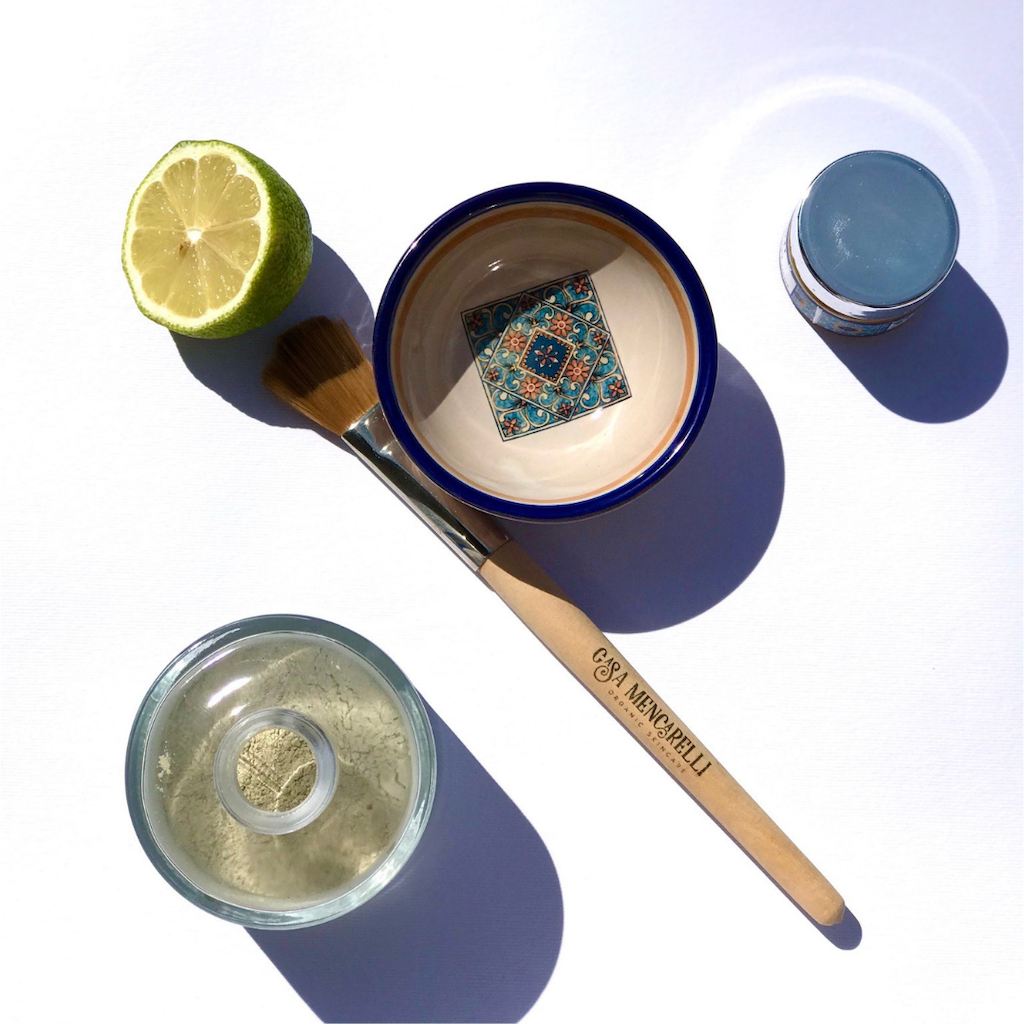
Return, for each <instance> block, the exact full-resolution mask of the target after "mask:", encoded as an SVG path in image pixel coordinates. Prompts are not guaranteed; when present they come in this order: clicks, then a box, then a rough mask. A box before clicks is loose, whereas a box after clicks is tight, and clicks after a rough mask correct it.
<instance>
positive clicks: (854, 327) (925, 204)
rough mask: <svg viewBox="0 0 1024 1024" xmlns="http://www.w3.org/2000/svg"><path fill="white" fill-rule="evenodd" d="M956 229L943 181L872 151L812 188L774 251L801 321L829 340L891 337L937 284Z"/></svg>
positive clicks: (835, 166)
mask: <svg viewBox="0 0 1024 1024" xmlns="http://www.w3.org/2000/svg"><path fill="white" fill-rule="evenodd" d="M959 237H960V228H959V223H958V221H957V215H956V207H955V206H954V205H953V200H952V199H951V198H950V195H949V192H947V191H946V188H945V186H944V185H943V184H942V182H941V181H939V179H938V178H937V177H936V176H935V175H934V174H933V173H932V172H931V171H930V170H929V169H928V168H927V167H925V166H924V165H923V164H921V163H919V162H918V161H916V160H913V159H911V158H910V157H907V156H903V155H902V154H900V153H891V152H887V151H884V150H868V151H865V152H860V153H851V154H849V155H848V156H844V157H841V158H840V159H839V160H836V161H835V162H833V163H831V164H829V165H828V167H826V168H825V169H824V170H823V171H822V172H821V173H820V174H819V175H818V176H817V177H816V178H815V179H814V181H813V182H811V186H810V188H809V189H808V191H807V195H806V196H805V197H804V200H803V201H802V202H801V203H800V205H799V206H798V207H797V208H796V210H795V211H794V213H793V216H792V218H791V219H790V222H789V229H788V231H787V232H786V236H785V238H784V239H783V243H782V247H781V251H780V254H779V263H780V268H781V270H782V279H783V282H784V283H785V286H786V290H787V291H788V292H789V297H790V298H791V299H792V301H793V305H794V306H796V308H797V309H798V310H799V311H800V312H801V314H803V316H804V317H805V319H807V320H808V321H809V322H810V323H812V324H814V325H815V326H817V327H821V328H824V329H825V330H827V331H831V332H833V333H835V334H847V335H854V336H860V335H872V334H883V333H884V332H886V331H891V330H892V329H893V328H895V327H898V326H899V325H900V324H902V323H904V322H905V321H906V320H907V319H908V318H909V317H910V316H911V315H912V314H913V313H915V312H916V311H917V310H918V309H919V308H920V307H921V306H922V305H923V304H924V303H925V302H926V301H927V300H928V298H929V297H930V296H931V295H932V293H933V292H934V291H935V290H936V289H937V288H938V287H939V285H941V284H942V282H943V281H944V280H945V278H946V275H947V274H948V273H949V272H950V270H951V269H952V267H953V263H954V261H955V260H956V250H957V243H958V241H959Z"/></svg>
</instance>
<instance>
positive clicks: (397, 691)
mask: <svg viewBox="0 0 1024 1024" xmlns="http://www.w3.org/2000/svg"><path fill="white" fill-rule="evenodd" d="M267 633H294V634H296V635H300V636H301V635H306V636H318V637H323V638H325V639H327V640H331V641H333V642H334V643H336V644H338V645H339V646H341V647H344V648H346V649H347V650H348V651H349V652H350V653H351V654H352V655H353V656H354V657H355V658H357V659H359V660H361V661H364V662H366V663H367V664H369V665H370V666H372V667H373V668H374V669H375V670H376V671H377V673H378V674H379V675H380V676H381V678H382V680H383V682H384V684H385V685H387V686H388V687H389V688H390V689H391V692H392V693H393V694H394V697H395V699H396V701H397V703H398V705H399V706H400V707H401V709H402V713H403V715H404V716H405V718H406V719H407V721H408V724H409V728H410V740H411V745H412V747H413V752H414V756H416V757H417V759H418V763H419V780H418V785H417V787H416V791H415V793H414V794H413V797H412V799H411V800H410V807H409V813H408V816H407V818H406V822H405V825H404V826H403V829H402V833H401V835H400V836H399V838H398V839H397V840H396V842H395V845H394V847H393V848H392V849H391V851H390V852H389V853H388V854H387V856H385V857H384V858H382V859H381V860H380V862H379V863H378V864H376V865H375V866H374V867H373V869H372V870H371V871H370V872H369V874H367V875H366V876H365V877H363V878H362V879H360V881H359V882H357V883H356V884H355V885H354V886H352V888H350V889H347V890H346V891H344V892H343V893H341V894H340V895H339V896H337V897H334V898H332V899H326V900H324V901H323V902H322V903H315V904H311V905H309V906H303V907H296V908H295V909H292V910H263V909H257V908H255V907H246V906H242V905H240V904H236V903H229V902H227V901H226V900H222V899H219V898H218V897H216V896H212V895H210V894H209V893H207V892H205V891H204V890H203V889H201V888H200V887H199V886H198V885H196V884H195V883H194V882H193V881H192V879H191V878H189V876H188V875H187V874H186V873H185V872H184V871H183V870H182V869H181V868H179V867H178V865H177V864H176V863H175V862H174V861H173V860H172V859H171V857H170V856H169V855H168V854H167V853H166V852H165V851H164V849H163V848H162V847H161V846H160V844H159V842H157V839H156V836H155V835H154V834H153V829H152V827H151V826H150V820H149V814H148V813H147V810H146V800H145V796H144V792H143V788H144V787H143V769H144V765H145V757H146V749H147V747H148V745H149V738H150V735H151V730H152V726H153V723H154V721H155V719H156V715H157V712H158V711H159V710H160V708H161V706H162V705H163V703H164V701H165V700H166V699H167V697H168V696H169V695H170V694H171V693H172V692H173V691H174V689H175V687H176V686H177V685H178V683H179V681H181V680H182V679H187V678H188V676H189V674H190V673H191V671H192V669H193V668H195V667H197V666H200V665H202V663H203V662H205V661H207V660H209V659H210V658H211V657H212V656H213V655H214V654H215V653H217V652H219V651H221V650H223V649H224V648H226V647H229V646H232V645H234V644H237V643H239V642H240V641H242V640H247V639H250V638H252V637H256V636H262V635H264V634H267ZM124 778H125V794H126V796H127V798H128V812H129V815H130V816H131V820H132V825H133V826H134V828H135V834H136V836H137V837H138V840H139V843H140V844H141V846H142V848H143V850H144V851H145V853H146V856H147V857H149V859H150V861H151V862H152V864H153V866H154V867H155V868H156V869H157V871H158V872H159V873H160V875H161V876H162V877H163V878H164V880H165V881H166V882H168V883H169V884H170V885H171V887H172V888H173V889H174V890H176V891H177V892H178V893H179V894H180V895H182V896H184V897H185V899H187V900H188V901H189V902H190V903H194V904H195V905H196V906H197V907H200V908H202V909H203V910H205V911H207V912H208V913H210V914H213V915H214V917H219V918H221V919H222V920H225V921H230V922H232V923H233V924H240V925H243V926H244V927H246V928H259V929H267V930H278V931H285V930H291V929H294V928H306V927H309V926H310V925H316V924H323V923H324V922H326V921H331V920H333V919H334V918H336V917H340V916H341V915H342V914H347V913H348V912H349V911H351V910H354V909H355V908H356V907H357V906H361V905H362V904H363V903H365V902H366V901H367V900H369V899H370V898H371V897H373V896H375V895H376V894H377V893H378V892H380V890H381V889H383V888H384V886H385V885H387V883H388V882H390V881H391V879H392V878H393V877H394V876H395V874H396V873H397V872H398V871H399V869H400V868H401V867H403V866H404V864H405V863H406V862H407V861H408V859H409V857H410V856H411V855H412V852H413V850H415V849H416V847H417V845H418V844H419V841H420V838H421V837H422V835H423V831H424V829H425V828H426V825H427V822H428V821H429V819H430V812H431V810H432V808H433V803H434V791H435V788H436V784H437V752H436V748H435V745H434V733H433V730H432V728H431V725H430V718H429V716H428V715H427V709H426V707H425V706H424V704H423V700H422V698H421V697H420V695H419V693H418V692H417V690H416V688H415V687H414V686H413V685H412V683H410V682H409V680H408V678H407V677H406V675H405V673H404V672H402V670H401V669H400V668H399V667H398V666H397V665H396V664H395V663H394V662H393V661H392V660H391V659H390V658H389V657H388V656H387V655H386V654H385V653H384V652H383V651H382V650H381V649H380V648H379V647H378V646H377V645H376V644H374V643H372V642H371V641H370V640H367V639H366V637H364V636H361V635H360V634H359V633H356V632H354V631H353V630H351V629H346V628H345V627H344V626H339V625H338V624H337V623H336V622H329V621H327V620H326V619H317V618H313V617H311V616H308V615H256V616H253V617H252V618H248V619H239V620H237V621H236V622H229V623H228V624H227V625H226V626H221V627H220V628H219V629H214V630H211V631H210V632H209V633H207V634H206V635H205V636H202V637H200V638H199V639H198V640H196V641H195V642H194V643H191V644H189V646H188V647H186V648H185V650H183V651H182V652H181V653H180V654H179V655H178V656H177V657H176V658H174V659H173V660H172V661H171V662H170V664H168V665H167V667H166V668H165V669H164V670H163V671H162V672H161V673H160V675H159V676H157V678H156V681H155V682H154V683H153V685H152V686H151V687H150V688H149V692H148V693H147V694H146V696H145V698H144V699H143V701H142V704H141V705H140V706H139V710H138V712H137V714H136V715H135V721H134V722H133V724H132V731H131V734H130V736H129V739H128V750H127V752H126V754H125V767H124Z"/></svg>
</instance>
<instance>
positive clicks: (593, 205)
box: [373, 181, 718, 520]
mask: <svg viewBox="0 0 1024 1024" xmlns="http://www.w3.org/2000/svg"><path fill="white" fill-rule="evenodd" d="M536 202H544V203H552V202H553V203H565V204H567V205H570V206H583V207H586V208H588V209H592V210H597V211H598V212H599V213H604V214H606V215H608V216H609V217H612V218H613V219H615V220H618V221H621V222H622V223H623V224H625V225H626V226H627V227H630V228H632V229H633V230H634V231H635V232H636V233H637V234H638V235H640V236H641V237H642V238H644V239H645V240H646V241H647V242H648V243H649V244H650V245H651V246H652V247H653V248H654V249H655V250H657V252H658V253H659V255H660V256H661V257H662V259H664V261H665V262H666V263H667V264H668V266H669V267H670V268H671V269H672V272H673V273H674V274H675V276H676V278H677V279H678V280H679V283H680V284H681V285H682V287H683V291H684V292H685V293H686V297H687V298H688V299H689V301H690V306H691V308H692V310H693V318H694V323H695V325H696V331H697V379H696V381H695V382H694V391H693V399H692V400H691V402H690V407H689V409H688V410H687V412H686V416H685V417H684V418H683V422H682V424H681V425H680V427H679V430H678V431H677V432H676V435H675V437H674V438H673V439H672V441H671V443H670V444H669V445H667V446H666V448H665V450H664V451H663V452H662V453H661V454H660V455H659V456H658V458H657V459H655V461H654V462H653V463H651V465H649V466H648V467H647V468H646V469H644V470H643V472H641V473H638V474H637V475H636V476H635V477H633V478H632V479H630V480H629V481H628V482H627V483H625V484H622V485H621V486H619V487H615V488H613V489H612V490H610V491H607V492H605V493H603V494H599V495H597V496H595V497H593V498H586V499H584V500H582V501H574V502H566V503H562V504H544V505H532V504H529V503H528V502H520V501H509V500H508V499H505V498H497V497H495V496H494V495H492V494H488V493H487V492H486V491H481V490H478V489H477V488H475V487H473V486H471V485H470V484H467V483H466V482H465V481H464V480H460V479H459V478H458V477H456V476H454V475H453V474H451V473H449V472H448V471H447V470H446V469H445V468H444V467H443V466H441V465H440V464H438V463H437V462H436V461H435V460H434V459H433V458H432V457H431V455H430V454H429V453H428V452H427V450H426V449H425V448H424V447H423V445H421V444H420V443H419V441H418V440H417V439H416V436H415V434H414V433H413V432H412V430H411V428H410V427H409V426H408V424H407V423H406V421H405V417H404V416H403V415H402V411H401V408H400V406H399V403H398V395H397V393H396V390H395V387H394V383H393V382H392V379H391V332H392V329H393V326H394V320H395V314H396V313H397V311H398V305H399V303H400V302H401V300H402V296H403V295H404V294H405V289H406V287H407V286H408V284H409V282H410V280H411V279H412V276H413V274H414V273H415V271H416V269H417V268H418V267H419V265H420V264H421V263H422V262H423V260H424V259H426V257H427V256H429V254H430V253H431V252H432V251H433V250H434V248H435V247H436V246H437V244H438V243H439V242H440V241H441V240H442V239H444V238H445V237H447V236H448V235H449V234H451V233H452V232H453V231H454V230H455V229H456V228H459V227H461V226H462V225H463V224H465V223H466V222H467V221H469V220H472V219H473V218H475V217H479V216H480V215H482V214H485V213H489V212H490V211H492V210H497V209H500V208H501V207H504V206H515V205H518V204H522V203H536ZM717 370H718V336H717V334H716V332H715V320H714V316H713V315H712V312H711V303H710V302H709V301H708V297H707V293H706V292H705V291H704V285H703V284H702V283H701V280H700V278H699V277H698V276H697V271H696V270H694V269H693V264H692V263H690V261H689V260H688V259H687V257H686V254H685V253H684V252H683V250H682V249H680V248H679V246H678V244H677V243H676V242H675V241H674V240H673V239H672V237H671V236H670V235H669V234H668V233H667V232H666V231H665V230H664V228H662V227H661V226H659V225H658V224H656V223H655V222H654V221H653V220H651V218H650V217H648V216H647V214H645V213H641V212H640V211H639V210H638V209H637V208H636V207H635V206H630V205H629V203H625V202H623V201H622V200H621V199H616V198H615V196H611V195H608V193H606V192H599V191H597V190H596V189H592V188H587V187H586V186H584V185H567V184H562V183H560V182H550V181H541V182H526V183H523V184H520V185H506V186H503V187H502V188H496V189H492V190H491V191H489V192H482V193H481V194H480V195H478V196H474V197H473V198H471V199H467V200H466V201H465V202H463V203H459V205H458V206H453V207H452V208H451V209H450V210H449V211H448V212H447V213H444V214H442V215H441V216H440V217H438V218H437V220H435V221H434V222H433V223H432V224H431V225H430V226H429V227H428V228H426V230H424V231H423V232H421V234H420V235H419V236H418V237H417V238H416V240H415V241H414V242H413V243H412V245H410V246H409V248H408V249H407V250H406V252H405V255H404V256H403V257H402V258H401V260H399V262H398V266H396V267H395V270H394V273H393V274H392V275H391V279H390V280H389V281H388V283H387V286H386V287H385V288H384V294H383V296H382V297H381V301H380V309H379V311H378V313H377V320H376V323H375V324H374V328H373V371H374V377H375V378H376V383H377V392H378V394H379V395H380V403H381V407H382V408H383V410H384V415H385V417H386V418H387V421H388V423H389V424H390V426H391V429H392V430H393V431H394V432H395V436H396V437H397V438H398V440H399V443H400V444H401V445H402V447H403V448H404V449H405V450H406V451H407V452H408V453H409V455H410V456H411V457H412V459H413V460H414V461H415V463H416V464H417V465H418V466H419V467H420V469H422V470H423V472H424V473H426V475H427V476H428V477H430V479H431V480H433V481H434V483H436V484H437V485H438V486H439V487H442V488H444V490H446V491H447V492H448V493H449V494H453V495H455V497H457V498H459V499H461V500H462V501H464V502H466V503H467V504H469V505H474V506H475V507H477V508H480V509H483V510H485V511H487V512H492V513H494V514H495V515H500V516H507V517H508V518H510V519H535V520H537V519H539V520H555V519H579V518H582V517H583V516H589V515H594V514H596V513H599V512H605V511H607V510H608V509H611V508H614V507H615V506H617V505H621V504H623V503H624V502H626V501H629V500H630V499H632V498H635V497H636V496H637V495H638V494H640V493H641V492H642V491H645V490H646V489H647V488H648V487H650V486H651V485H652V484H654V483H656V482H657V481H658V480H660V479H661V478H662V477H663V476H664V475H665V474H666V473H667V472H668V471H669V470H670V469H671V468H672V467H673V466H674V465H675V464H676V463H677V462H678V461H679V460H680V459H681V458H682V457H683V455H684V454H685V452H686V450H687V449H688V448H689V447H690V445H691V444H692V443H693V440H694V438H695V437H696V436H697V433H698V431H699V430H700V428H701V425H702V424H703V422H704V418H705V416H706V415H707V411H708V408H709V406H710V405H711V396H712V393H713V391H714V387H715V377H716V374H717Z"/></svg>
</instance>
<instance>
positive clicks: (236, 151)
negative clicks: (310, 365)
mask: <svg viewBox="0 0 1024 1024" xmlns="http://www.w3.org/2000/svg"><path fill="white" fill-rule="evenodd" d="M211 153H217V154H222V155H224V156H227V157H229V158H230V159H232V160H233V161H234V162H235V163H236V164H237V166H238V169H239V170H240V171H241V172H242V173H243V174H245V175H246V176H247V177H249V178H251V179H252V180H253V182H255V184H256V188H257V190H258V192H259V196H260V210H259V212H258V214H257V215H256V216H255V217H254V218H253V220H255V221H256V222H257V223H258V224H259V226H260V242H259V248H258V250H257V253H256V257H255V259H254V260H253V262H252V265H251V267H250V268H249V270H248V271H247V273H246V275H245V280H244V281H243V283H242V286H241V287H240V289H239V291H238V293H237V295H235V297H234V298H233V299H231V300H229V301H228V302H227V303H225V304H224V305H222V306H219V307H218V308H216V309H211V310H209V311H207V312H206V313H204V314H203V315H201V316H198V317H182V316H175V315H174V314H172V313H171V312H170V311H169V310H167V309H166V308H164V307H163V306H162V305H160V303H158V302H156V301H154V300H153V299H151V298H150V297H149V296H148V295H147V294H146V292H145V290H144V289H143V287H142V275H141V273H140V271H139V270H138V269H137V268H136V267H135V266H134V264H133V262H132V259H131V252H130V249H131V245H130V240H131V238H132V236H133V234H134V229H135V227H136V212H137V210H138V207H139V201H140V199H141V197H142V195H143V193H144V192H145V190H146V189H147V188H148V186H149V185H150V184H152V183H153V182H154V181H157V180H159V179H160V178H162V176H163V174H164V172H165V171H166V170H167V168H168V167H170V166H171V165H172V164H175V163H177V162H179V161H181V160H185V159H195V160H198V159H199V158H200V157H203V156H208V155H210V154H211ZM312 258H313V235H312V230H311V227H310V222H309V214H308V213H307V211H306V208H305V206H304V205H303V204H302V200H301V199H299V197H298V196H297V195H296V193H295V190H294V189H293V188H292V187H291V186H290V185H289V184H288V183H287V182H286V181H285V180H284V178H282V177H281V175H280V174H278V173H277V171H275V170H274V169H273V168H272V167H271V166H270V165H269V164H267V163H266V162H265V161H263V160H261V159H260V158H259V157H258V156H255V155H254V154H252V153H250V152H248V151H247V150H245V149H242V148H241V147H240V146H234V145H231V144H230V143H226V142H221V141H218V140H212V139H211V140H207V141H185V142H179V143H178V144H177V145H176V146H174V147H173V148H172V149H170V150H169V151H168V152H167V153H165V154H164V156H162V157H161V158H160V160H159V161H157V163H156V165H155V166H154V167H153V169H152V170H151V171H150V172H149V174H147V175H146V177H145V178H144V179H143V181H142V183H141V184H140V185H139V187H138V188H137V189H136V190H135V194H134V195H133V196H132V200H131V203H130V204H129V207H128V216H127V219H126V222H125V230H124V235H123V237H122V244H121V265H122V267H123V268H124V272H125V276H126V277H127V278H128V283H129V285H130V286H131V289H132V295H133V296H134V298H135V303H136V305H137V306H138V307H139V309H140V310H141V311H142V312H143V313H144V314H145V315H146V316H147V317H149V318H150V319H151V320H153V321H155V322H156V323H158V324H161V325H162V326H164V327H167V328H168V329H169V330H172V331H175V332H176V333H178V334H185V335H189V336H191V337H197V338H229V337H233V336H235V335H238V334H243V333H244V332H246V331H250V330H253V329H254V328H256V327H260V326H262V325H263V324H265V323H268V322H269V321H270V320H273V319H274V317H276V316H278V315H279V314H280V313H282V312H283V311H284V310H285V308H286V307H287V306H288V304H289V303H290V302H291V300H292V299H293V298H294V297H295V294H296V292H298V290H299V288H300V286H301V285H302V282H303V281H304V280H305V278H306V274H307V273H308V271H309V266H310V262H311V261H312Z"/></svg>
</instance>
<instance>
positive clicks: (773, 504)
mask: <svg viewBox="0 0 1024 1024" xmlns="http://www.w3.org/2000/svg"><path fill="white" fill-rule="evenodd" d="M718 360H719V362H718V380H717V382H716V384H715V393H714V398H713V399H712V401H711V408H710V409H709V410H708V415H707V419H706V420H705V421H704V425H703V427H702V428H701V432H700V434H699V435H698V436H697V439H696V441H695V442H694V444H693V447H692V448H691V449H690V450H689V451H688V452H687V453H686V456H685V458H683V459H682V460H681V461H680V462H679V464H678V465H677V466H675V467H674V468H673V469H672V471H671V472H670V473H669V474H668V475H667V476H666V477H665V478H664V479H663V480H661V481H659V482H658V483H657V484H656V485H655V486H653V487H652V488H651V489H650V490H648V491H645V492H644V493H643V494H641V495H640V496H639V497H637V498H635V499H634V500H633V501H631V502H629V503H628V504H626V505H622V506H620V507H619V508H616V509H612V510H611V511H609V512H606V513H605V514H604V515H601V516H597V517H594V518H591V519H583V520H577V521H574V522H568V523H539V522H520V521H508V522H506V524H505V525H506V528H507V529H508V531H509V532H510V533H511V534H512V536H514V537H515V538H516V540H517V541H518V542H519V543H520V545H521V546H522V547H523V548H525V549H526V550H527V551H528V552H529V554H530V555H531V556H532V557H533V558H534V559H535V560H536V561H537V562H538V563H539V564H540V565H542V566H543V567H544V568H545V569H546V570H547V572H548V573H549V574H550V575H551V576H552V578H554V579H555V580H557V581H558V583H559V584H560V585H561V587H562V588H563V589H564V590H565V591H566V592H567V593H568V594H569V596H570V597H571V598H572V599H573V600H574V601H575V602H576V604H577V605H579V607H580V608H582V609H583V611H585V612H586V613H587V615H589V616H590V618H591V619H593V620H594V622H596V623H597V625H598V626H600V627H601V628H602V629H604V630H607V631H608V632H612V633H634V632H643V631H647V630H651V629H659V628H662V627H664V626H671V625H675V624H676V623H679V622H683V621H685V620H686V619H691V618H693V617H694V616H697V615H700V614H701V613H702V612H704V611H707V610H708V609H709V608H711V607H712V606H714V605H716V604H717V603H718V602H719V601H721V600H722V599H723V598H725V597H727V596H728V595H729V594H731V593H732V592H733V591H734V590H735V589H736V588H737V587H738V586H739V585H740V584H741V583H742V582H743V581H744V580H745V579H746V578H747V576H749V575H750V573H751V572H753V570H754V568H755V566H756V565H757V563H758V562H759V561H760V560H761V558H762V556H763V555H764V553H765V551H767V549H768V545H769V543H770V542H771V539H772V536H773V535H774V533H775V527H776V525H777V524H778V521H779V515H780V513H781V511H782V494H783V489H784V480H785V465H784V459H783V454H782V441H781V438H780V437H779V430H778V427H777V426H776V423H775V418H774V417H773V416H772V412H771V409H770V408H769V406H768V403H767V401H766V400H765V398H764V395H763V394H762V393H761V390H760V388H758V386H757V384H755V383H754V380H753V378H752V377H751V376H750V374H749V373H747V371H746V370H745V369H744V368H743V366H742V365H741V364H740V363H739V362H738V360H737V359H736V358H735V357H734V356H733V355H731V354H730V353H729V352H728V351H727V350H726V349H724V348H722V347H721V345H720V346H719V356H718Z"/></svg>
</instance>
